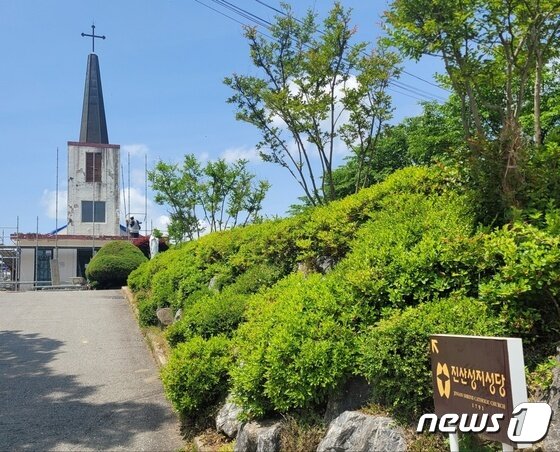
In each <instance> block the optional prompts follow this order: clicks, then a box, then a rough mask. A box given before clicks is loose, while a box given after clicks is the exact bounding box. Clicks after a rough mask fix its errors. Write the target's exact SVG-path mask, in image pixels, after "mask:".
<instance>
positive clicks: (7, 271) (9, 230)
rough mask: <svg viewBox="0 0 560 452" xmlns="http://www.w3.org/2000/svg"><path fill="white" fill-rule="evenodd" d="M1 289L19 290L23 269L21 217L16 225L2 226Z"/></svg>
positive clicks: (0, 250) (0, 246) (0, 253)
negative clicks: (20, 233)
mask: <svg viewBox="0 0 560 452" xmlns="http://www.w3.org/2000/svg"><path fill="white" fill-rule="evenodd" d="M0 233H1V235H0V290H10V291H17V290H18V289H19V279H20V277H19V276H20V271H21V265H20V263H21V248H20V244H19V217H18V218H17V223H16V226H0Z"/></svg>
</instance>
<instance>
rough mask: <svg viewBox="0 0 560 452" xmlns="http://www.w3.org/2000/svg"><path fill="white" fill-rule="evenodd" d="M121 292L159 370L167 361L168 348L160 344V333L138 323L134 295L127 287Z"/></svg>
mask: <svg viewBox="0 0 560 452" xmlns="http://www.w3.org/2000/svg"><path fill="white" fill-rule="evenodd" d="M121 292H122V294H123V296H124V298H125V300H126V301H128V305H129V306H130V309H131V310H132V312H133V313H134V317H135V318H136V323H138V327H139V328H140V331H141V332H142V336H144V340H145V341H146V343H147V344H148V347H149V349H150V351H151V352H152V356H153V357H154V360H155V362H156V364H157V365H158V367H159V368H160V369H161V368H162V367H163V366H165V365H166V364H167V361H168V360H169V350H168V348H167V347H166V346H165V345H164V344H163V343H162V341H164V339H163V337H162V336H161V332H158V333H155V332H154V331H151V330H150V329H149V328H144V327H142V326H140V323H139V322H138V307H137V305H136V302H135V300H134V294H133V293H132V291H131V290H130V288H129V287H128V286H124V287H121Z"/></svg>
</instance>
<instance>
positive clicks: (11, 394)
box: [0, 291, 183, 451]
mask: <svg viewBox="0 0 560 452" xmlns="http://www.w3.org/2000/svg"><path fill="white" fill-rule="evenodd" d="M182 444H183V442H182V440H181V437H180V433H179V424H178V421H177V418H176V416H175V415H174V413H173V412H172V410H171V407H170V405H169V403H168V402H167V401H166V400H165V398H164V396H163V390H162V386H161V381H160V380H159V378H158V371H157V368H156V366H155V364H154V362H153V359H152V357H151V356H150V353H149V351H148V349H147V346H146V344H145V342H144V340H143V338H142V336H141V334H140V331H139V329H138V326H137V324H136V322H135V320H134V318H133V314H132V312H131V309H130V307H129V306H128V304H127V302H126V301H125V300H124V298H123V297H122V296H121V293H120V291H81V292H47V291H45V292H25V293H8V292H0V450H80V451H81V450H134V451H140V450H146V451H148V450H149V451H158V450H177V449H180V448H181V447H182Z"/></svg>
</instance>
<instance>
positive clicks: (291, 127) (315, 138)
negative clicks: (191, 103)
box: [224, 3, 399, 205]
mask: <svg viewBox="0 0 560 452" xmlns="http://www.w3.org/2000/svg"><path fill="white" fill-rule="evenodd" d="M282 8H283V13H282V14H281V15H279V16H277V17H276V20H275V23H273V24H272V25H271V27H270V32H271V34H272V37H273V38H274V39H272V40H268V39H264V38H261V37H260V36H259V35H258V33H257V30H256V29H255V28H246V30H245V36H246V37H247V40H248V41H249V46H250V51H251V58H252V60H253V64H254V65H255V67H256V68H258V69H259V70H260V72H261V73H262V76H244V75H239V74H234V75H232V76H231V77H228V78H226V79H225V81H224V82H225V84H226V85H228V86H229V87H230V88H231V89H232V90H233V96H232V97H231V98H230V99H229V100H228V102H230V103H233V104H234V105H235V106H236V108H237V114H236V118H237V119H238V120H241V121H244V122H247V123H249V124H252V125H254V126H255V127H256V128H257V129H258V130H259V131H260V133H261V135H262V140H261V141H260V142H259V143H258V145H257V146H258V148H259V150H260V155H261V158H262V159H263V160H264V161H267V162H272V163H275V164H277V165H280V166H281V167H283V168H285V169H286V170H287V171H289V173H290V174H291V176H292V177H293V178H294V179H295V181H296V182H297V183H298V184H299V186H300V187H301V189H302V190H303V192H304V195H305V197H306V199H307V201H308V202H309V203H310V204H311V205H321V204H324V203H327V202H328V201H332V200H333V199H334V196H335V187H334V182H333V179H332V170H333V157H334V149H335V147H336V146H337V145H338V143H337V142H336V140H342V142H343V143H344V144H345V145H346V146H347V147H348V149H351V150H353V151H354V152H355V154H356V158H357V161H358V172H357V173H356V177H355V181H354V182H355V186H356V187H361V186H363V173H362V171H363V170H364V168H365V165H366V164H367V160H368V159H369V158H370V157H371V155H372V154H373V152H374V149H375V146H376V141H377V137H378V135H379V133H380V131H381V128H382V125H383V124H384V123H385V122H386V121H387V120H388V119H389V118H390V117H391V105H390V104H391V102H390V98H389V96H388V94H387V86H388V84H389V81H390V80H391V79H392V78H393V77H395V76H396V75H397V74H398V72H399V70H398V68H397V63H398V57H397V55H396V54H395V53H393V52H390V51H388V50H387V49H386V48H384V47H383V46H380V47H379V48H378V49H377V50H374V51H372V52H370V53H369V54H367V53H366V52H365V51H366V48H367V46H366V44H365V43H352V38H353V35H354V34H355V30H354V29H353V28H352V27H351V24H350V21H351V18H350V11H349V10H347V9H345V8H344V7H343V6H342V5H341V4H340V3H335V4H334V6H333V8H332V9H331V11H330V13H329V15H328V16H327V17H326V18H325V20H324V21H323V27H322V30H321V31H319V27H318V24H317V23H316V18H315V15H314V13H313V12H312V11H311V10H309V11H308V13H307V15H306V16H305V17H304V18H303V20H298V19H297V18H295V17H294V15H293V13H292V11H291V9H290V7H289V5H288V4H283V5H282ZM343 113H347V116H348V120H346V121H343V120H341V118H343V117H344V115H343ZM337 137H339V138H337ZM314 158H315V159H316V158H318V162H319V164H317V163H314V162H313V160H314Z"/></svg>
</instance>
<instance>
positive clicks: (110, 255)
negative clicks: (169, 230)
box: [86, 240, 147, 289]
mask: <svg viewBox="0 0 560 452" xmlns="http://www.w3.org/2000/svg"><path fill="white" fill-rule="evenodd" d="M146 261H147V259H146V257H145V256H144V255H143V254H142V252H141V251H140V250H139V249H138V248H136V247H135V246H134V245H133V244H132V243H130V242H127V241H125V240H117V241H113V242H109V243H107V244H106V245H103V247H102V248H101V249H100V250H99V251H98V252H97V254H96V255H95V256H94V257H93V259H92V260H91V261H90V262H89V265H88V266H87V269H86V276H87V278H88V280H89V281H90V282H91V283H92V285H93V287H95V288H98V289H113V288H119V287H122V286H124V285H126V280H127V278H128V275H129V274H130V273H131V272H132V271H133V270H134V269H136V268H137V267H139V266H140V264H142V263H143V262H146Z"/></svg>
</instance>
